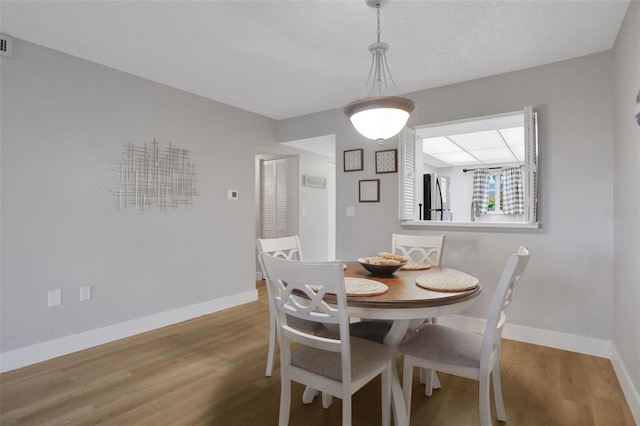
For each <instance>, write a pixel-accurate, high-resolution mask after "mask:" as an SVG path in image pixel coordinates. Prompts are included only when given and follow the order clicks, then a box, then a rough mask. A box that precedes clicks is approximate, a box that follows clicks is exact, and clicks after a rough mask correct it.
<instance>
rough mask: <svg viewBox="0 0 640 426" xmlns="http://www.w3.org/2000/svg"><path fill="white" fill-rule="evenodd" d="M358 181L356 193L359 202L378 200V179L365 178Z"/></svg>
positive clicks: (374, 201) (375, 201)
mask: <svg viewBox="0 0 640 426" xmlns="http://www.w3.org/2000/svg"><path fill="white" fill-rule="evenodd" d="M359 183H360V188H359V190H358V195H359V200H360V202H361V203H377V202H380V179H365V180H361V181H359Z"/></svg>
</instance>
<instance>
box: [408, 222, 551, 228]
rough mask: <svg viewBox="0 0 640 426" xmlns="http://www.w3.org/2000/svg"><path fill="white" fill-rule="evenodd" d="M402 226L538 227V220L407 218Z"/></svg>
mask: <svg viewBox="0 0 640 426" xmlns="http://www.w3.org/2000/svg"><path fill="white" fill-rule="evenodd" d="M401 225H403V226H416V227H423V228H485V229H487V228H509V229H538V228H540V223H539V222H533V223H528V222H442V221H437V220H436V221H432V220H407V221H402V222H401Z"/></svg>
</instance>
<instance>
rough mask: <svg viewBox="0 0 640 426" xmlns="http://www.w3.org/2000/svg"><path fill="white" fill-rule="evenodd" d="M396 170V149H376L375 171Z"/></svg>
mask: <svg viewBox="0 0 640 426" xmlns="http://www.w3.org/2000/svg"><path fill="white" fill-rule="evenodd" d="M397 172H398V150H397V149H385V150H383V151H376V173H378V174H379V173H397Z"/></svg>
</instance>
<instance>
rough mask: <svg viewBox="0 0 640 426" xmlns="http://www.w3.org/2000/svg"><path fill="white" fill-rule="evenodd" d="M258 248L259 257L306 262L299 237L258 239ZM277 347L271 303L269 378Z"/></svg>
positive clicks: (270, 305) (268, 356)
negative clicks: (267, 255)
mask: <svg viewBox="0 0 640 426" xmlns="http://www.w3.org/2000/svg"><path fill="white" fill-rule="evenodd" d="M256 246H257V247H258V255H259V254H260V253H268V254H269V255H271V256H275V257H280V258H283V259H290V260H300V261H301V260H304V259H303V257H302V247H301V245H300V238H299V237H298V236H297V235H292V236H290V237H280V238H257V239H256ZM260 266H261V267H262V263H260ZM262 275H263V277H264V278H265V280H266V273H265V271H264V268H262ZM268 291H269V286H268V285H267V292H268ZM269 300H271V298H269ZM276 347H277V339H276V317H275V311H274V308H273V306H272V304H271V301H269V349H268V352H267V368H266V371H265V375H266V376H268V377H271V375H272V374H273V367H274V365H275V362H276V357H275V355H276Z"/></svg>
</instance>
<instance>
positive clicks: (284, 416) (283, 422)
mask: <svg viewBox="0 0 640 426" xmlns="http://www.w3.org/2000/svg"><path fill="white" fill-rule="evenodd" d="M290 409H291V380H289V379H287V378H285V377H282V378H281V382H280V418H279V419H278V426H287V425H288V424H289V411H290Z"/></svg>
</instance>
